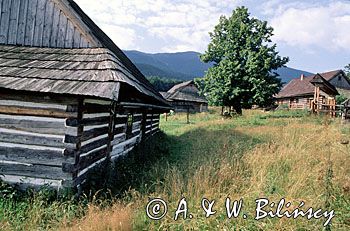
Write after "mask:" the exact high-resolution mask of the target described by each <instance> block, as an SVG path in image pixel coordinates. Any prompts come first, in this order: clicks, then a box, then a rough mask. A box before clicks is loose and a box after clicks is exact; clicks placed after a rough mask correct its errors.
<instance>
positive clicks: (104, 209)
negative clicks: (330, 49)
mask: <svg viewBox="0 0 350 231" xmlns="http://www.w3.org/2000/svg"><path fill="white" fill-rule="evenodd" d="M190 121H191V123H190V124H186V115H185V114H178V115H174V116H170V117H168V121H165V120H164V118H162V120H161V130H162V133H161V134H158V135H156V136H155V137H153V138H152V142H147V143H146V144H144V145H143V146H142V147H140V148H137V149H136V150H135V151H134V152H133V154H131V155H130V156H128V157H125V158H123V160H122V161H121V162H120V163H118V165H117V166H116V168H115V170H114V171H116V172H117V173H118V174H112V175H110V178H111V179H110V184H109V185H110V186H111V187H110V190H103V191H91V192H86V193H85V194H84V195H82V196H81V198H79V199H76V198H73V197H70V196H68V195H69V194H67V195H60V196H57V195H55V193H52V192H49V191H47V190H43V191H41V192H36V193H34V192H25V193H19V192H17V191H15V190H13V189H12V188H11V187H9V186H7V185H5V184H2V185H1V190H0V194H1V198H0V230H86V231H89V230H91V231H92V230H322V229H328V230H330V229H331V230H350V145H349V144H345V143H346V141H347V140H349V139H350V125H346V124H341V122H340V120H338V119H334V120H333V119H330V118H328V117H322V116H313V115H308V113H307V112H303V111H277V112H262V111H258V110H247V111H244V113H243V116H241V117H235V118H232V119H223V118H222V117H221V116H219V110H216V109H212V110H211V111H210V112H208V113H200V114H193V115H191V116H190ZM140 153H142V155H141V154H140ZM111 176H113V177H111ZM183 197H185V198H186V200H187V203H188V209H189V211H190V213H191V215H193V219H186V220H184V219H182V218H179V219H178V220H177V221H174V214H175V211H176V209H177V206H178V202H179V200H180V199H181V198H183ZM227 197H230V198H231V199H233V200H234V199H237V200H239V199H240V198H243V199H244V204H243V212H244V213H246V214H247V215H248V217H247V219H243V217H242V216H240V217H238V218H236V219H228V218H227V216H226V211H225V199H226V198H227ZM151 198H162V199H164V200H165V201H167V202H168V213H167V215H166V216H165V217H164V218H163V219H162V220H159V221H153V220H150V219H149V218H148V217H147V216H146V212H145V208H146V205H147V203H148V202H149V200H150V199H151ZM203 198H208V199H210V200H215V201H216V204H215V207H214V209H215V210H216V212H217V213H216V214H215V215H213V216H212V217H210V218H205V213H204V211H203V209H202V208H201V201H202V199H203ZM257 198H269V199H270V201H275V202H278V201H279V200H280V199H281V198H285V199H286V200H287V201H290V202H292V207H291V209H292V208H296V207H297V206H298V205H299V203H300V202H301V201H304V202H305V206H304V207H310V206H312V207H314V208H322V209H329V210H331V209H334V210H335V214H336V215H335V218H334V219H333V220H332V225H331V226H328V227H327V228H324V227H323V223H324V221H325V220H324V219H320V220H307V219H306V218H298V219H286V218H282V219H277V218H274V219H263V220H259V221H255V220H254V211H255V207H256V204H255V200H256V199H257Z"/></svg>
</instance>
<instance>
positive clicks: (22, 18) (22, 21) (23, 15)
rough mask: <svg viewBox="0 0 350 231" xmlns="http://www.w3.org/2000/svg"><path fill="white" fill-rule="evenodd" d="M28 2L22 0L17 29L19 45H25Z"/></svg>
mask: <svg viewBox="0 0 350 231" xmlns="http://www.w3.org/2000/svg"><path fill="white" fill-rule="evenodd" d="M28 1H29V0H21V1H19V2H20V8H19V18H18V29H17V44H21V45H24V39H25V30H26V20H27V13H28Z"/></svg>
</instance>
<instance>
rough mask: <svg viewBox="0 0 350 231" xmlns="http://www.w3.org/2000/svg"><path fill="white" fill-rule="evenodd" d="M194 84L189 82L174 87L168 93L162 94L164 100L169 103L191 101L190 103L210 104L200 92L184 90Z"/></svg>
mask: <svg viewBox="0 0 350 231" xmlns="http://www.w3.org/2000/svg"><path fill="white" fill-rule="evenodd" d="M191 84H194V81H193V80H191V81H187V82H183V83H180V84H177V85H175V86H174V87H172V88H171V89H170V90H169V91H168V92H161V94H162V95H163V97H164V98H166V99H167V100H168V101H175V100H178V101H189V102H198V103H208V101H207V100H206V99H205V98H204V97H202V96H200V95H199V94H198V92H195V93H194V92H191V91H185V90H184V89H185V88H186V87H187V86H189V85H191Z"/></svg>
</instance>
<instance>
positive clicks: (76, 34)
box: [73, 27, 81, 48]
mask: <svg viewBox="0 0 350 231" xmlns="http://www.w3.org/2000/svg"><path fill="white" fill-rule="evenodd" d="M80 37H81V34H80V31H79V30H78V29H77V28H76V27H75V28H74V35H73V47H74V48H80Z"/></svg>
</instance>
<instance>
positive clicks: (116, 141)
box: [112, 134, 126, 146]
mask: <svg viewBox="0 0 350 231" xmlns="http://www.w3.org/2000/svg"><path fill="white" fill-rule="evenodd" d="M125 140H126V134H120V135H119V136H115V137H114V139H113V140H112V146H115V145H118V144H120V143H122V142H124V141H125Z"/></svg>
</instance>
